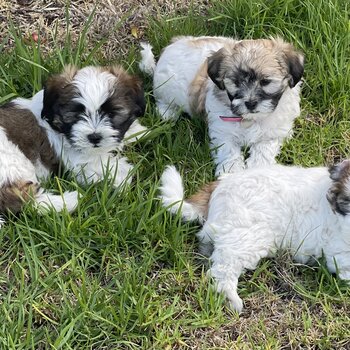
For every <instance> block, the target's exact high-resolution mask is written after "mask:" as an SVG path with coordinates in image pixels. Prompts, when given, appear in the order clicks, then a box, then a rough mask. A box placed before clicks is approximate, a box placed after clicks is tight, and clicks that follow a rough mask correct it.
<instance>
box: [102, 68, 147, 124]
mask: <svg viewBox="0 0 350 350" xmlns="http://www.w3.org/2000/svg"><path fill="white" fill-rule="evenodd" d="M108 71H109V72H110V73H112V74H113V75H115V76H116V77H117V78H118V80H119V81H120V85H119V84H118V85H119V86H120V89H122V90H123V91H121V90H120V91H117V94H118V95H120V96H125V97H126V98H127V99H128V101H129V103H130V104H131V105H130V107H131V108H130V110H131V115H130V116H131V117H134V118H139V117H141V116H143V114H144V113H145V109H146V101H145V95H144V90H143V85H142V81H141V80H140V79H139V78H138V77H136V76H132V75H130V74H128V73H126V72H125V71H124V69H122V68H121V67H119V66H111V67H108Z"/></svg>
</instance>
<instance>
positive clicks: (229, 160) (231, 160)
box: [211, 138, 245, 176]
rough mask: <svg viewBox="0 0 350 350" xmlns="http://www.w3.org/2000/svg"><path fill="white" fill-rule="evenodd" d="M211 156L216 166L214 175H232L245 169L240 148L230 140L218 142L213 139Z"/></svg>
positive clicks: (216, 139)
mask: <svg viewBox="0 0 350 350" xmlns="http://www.w3.org/2000/svg"><path fill="white" fill-rule="evenodd" d="M211 143H212V145H213V148H214V149H213V150H212V155H213V158H214V161H215V164H216V171H215V175H216V176H218V175H221V174H224V173H233V172H235V171H239V170H242V169H244V168H245V165H244V158H243V155H242V152H241V147H240V146H238V145H237V144H235V143H233V142H232V141H230V140H225V141H224V143H223V140H220V139H218V138H213V139H212V140H211Z"/></svg>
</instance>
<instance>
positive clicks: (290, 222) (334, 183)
mask: <svg viewBox="0 0 350 350" xmlns="http://www.w3.org/2000/svg"><path fill="white" fill-rule="evenodd" d="M161 184H162V185H161V188H160V191H161V196H160V198H161V200H162V203H163V205H164V206H165V207H167V208H168V210H169V211H171V212H172V213H177V212H181V214H182V217H183V218H184V219H185V220H199V221H200V222H201V223H203V228H202V229H201V231H200V232H199V233H198V234H197V236H198V238H199V240H200V242H201V251H202V253H203V254H206V255H209V256H210V260H211V269H210V274H211V276H212V277H213V278H214V279H215V281H216V285H217V290H218V291H220V292H224V293H225V295H226V296H227V298H228V299H229V302H230V304H231V306H232V308H233V309H235V310H237V311H238V312H240V311H241V310H242V306H243V304H242V300H241V298H240V297H239V296H238V294H237V283H238V278H239V276H240V275H241V274H242V273H243V272H244V271H245V270H246V269H249V270H252V269H255V268H256V266H257V264H258V263H259V261H260V259H262V258H265V257H271V256H273V255H274V254H275V252H276V251H277V250H278V249H281V248H282V249H287V250H289V251H290V253H291V254H292V255H293V258H294V260H295V261H297V262H300V263H303V264H307V263H312V262H313V261H315V259H317V258H320V257H321V256H322V255H324V257H325V259H326V263H327V267H328V269H329V270H330V271H331V272H332V273H334V272H338V273H339V277H340V278H342V279H345V280H349V279H350V240H349V235H350V215H349V214H350V161H349V160H346V161H344V162H343V163H341V164H339V165H336V166H334V167H332V168H330V169H329V172H328V170H327V168H324V167H319V168H309V169H307V168H301V167H287V166H282V165H273V166H270V167H266V168H254V169H247V170H245V171H241V172H237V173H235V174H224V175H222V176H221V177H219V179H218V180H217V181H215V182H212V183H210V184H208V185H206V186H204V188H203V189H202V190H200V191H199V192H198V193H196V194H194V195H193V196H191V197H189V198H188V199H185V200H184V189H183V185H182V180H181V176H180V174H179V173H178V172H177V171H176V169H175V168H174V167H168V168H167V169H166V170H165V172H164V173H163V175H162V178H161Z"/></svg>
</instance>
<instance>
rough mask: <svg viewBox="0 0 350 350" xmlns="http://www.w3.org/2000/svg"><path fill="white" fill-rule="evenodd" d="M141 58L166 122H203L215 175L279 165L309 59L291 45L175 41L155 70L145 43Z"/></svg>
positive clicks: (207, 39) (280, 42) (193, 39)
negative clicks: (186, 118)
mask: <svg viewBox="0 0 350 350" xmlns="http://www.w3.org/2000/svg"><path fill="white" fill-rule="evenodd" d="M141 55H142V60H141V62H140V68H141V70H143V71H145V72H146V73H149V74H153V88H154V97H155V99H156V103H157V108H158V111H159V113H160V114H161V115H162V117H163V118H164V119H174V118H176V117H177V116H178V115H179V113H180V112H181V111H184V112H186V113H188V114H189V115H191V116H193V115H206V117H207V121H208V126H209V136H210V139H211V143H212V147H213V151H212V153H213V157H214V160H215V163H216V174H221V173H223V172H233V171H235V170H238V169H243V168H245V167H248V168H250V167H253V166H263V165H267V164H273V163H275V157H276V155H277V154H278V153H279V151H280V147H281V145H282V143H283V140H284V139H285V138H286V137H290V136H291V133H292V127H293V121H294V119H295V118H296V117H297V116H298V115H299V114H300V106H299V102H300V97H299V91H300V84H298V83H299V81H300V80H301V77H302V74H303V70H304V57H303V55H302V54H301V53H300V52H298V51H296V50H295V49H294V48H293V46H292V45H291V44H288V43H286V42H284V41H283V40H282V39H280V38H276V39H271V40H267V39H258V40H234V39H230V38H224V37H207V36H202V37H197V38H196V37H191V36H184V37H177V38H174V39H173V40H172V42H171V44H170V45H169V46H167V47H166V48H165V49H164V50H163V52H162V54H161V56H160V58H159V60H158V63H157V64H156V63H155V60H154V56H153V54H152V51H151V46H150V45H148V44H143V50H142V51H141ZM246 146H248V147H250V152H249V153H250V156H249V158H248V159H247V161H246V164H245V160H244V157H243V155H242V153H241V148H243V147H246Z"/></svg>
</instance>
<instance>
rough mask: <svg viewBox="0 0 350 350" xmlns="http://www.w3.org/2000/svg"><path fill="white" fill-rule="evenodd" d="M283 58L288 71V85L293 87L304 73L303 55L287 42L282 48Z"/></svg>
mask: <svg viewBox="0 0 350 350" xmlns="http://www.w3.org/2000/svg"><path fill="white" fill-rule="evenodd" d="M283 53H284V58H285V61H286V63H287V67H288V71H289V75H290V77H289V86H290V87H291V88H292V87H294V86H295V85H296V84H297V83H298V82H299V81H300V79H301V77H302V76H303V73H304V55H303V54H302V53H301V52H299V51H297V50H295V49H294V47H293V46H292V45H290V44H287V46H286V47H285V49H284V50H283Z"/></svg>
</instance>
